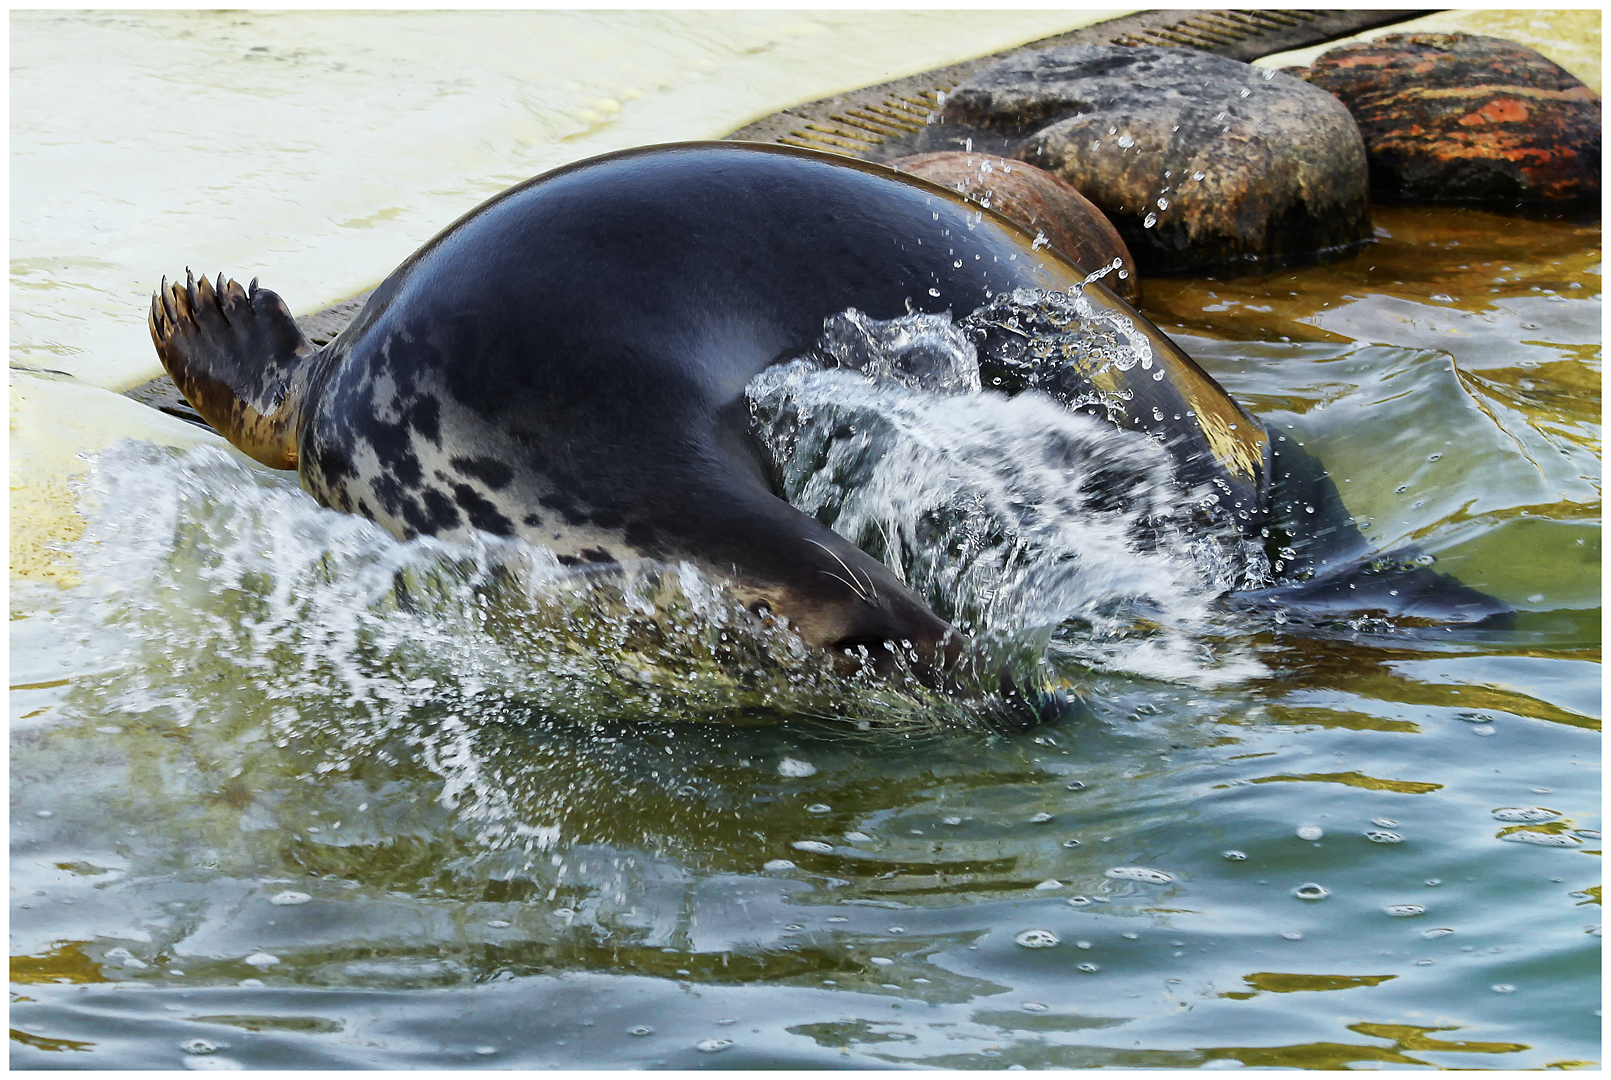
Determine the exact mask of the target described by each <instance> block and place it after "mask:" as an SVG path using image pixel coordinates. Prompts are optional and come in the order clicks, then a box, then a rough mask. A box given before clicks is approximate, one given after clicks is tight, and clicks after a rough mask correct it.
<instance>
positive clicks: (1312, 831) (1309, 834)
mask: <svg viewBox="0 0 1611 1080" xmlns="http://www.w3.org/2000/svg"><path fill="white" fill-rule="evenodd" d="M1325 835H1326V830H1324V829H1322V828H1321V827H1320V826H1319V825H1299V826H1298V839H1299V840H1319V839H1320V838H1321V837H1322V836H1325Z"/></svg>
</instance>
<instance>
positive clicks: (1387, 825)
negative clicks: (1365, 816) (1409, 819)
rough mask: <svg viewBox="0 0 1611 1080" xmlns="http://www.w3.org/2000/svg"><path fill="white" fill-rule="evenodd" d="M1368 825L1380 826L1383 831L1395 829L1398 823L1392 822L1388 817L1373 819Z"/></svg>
mask: <svg viewBox="0 0 1611 1080" xmlns="http://www.w3.org/2000/svg"><path fill="white" fill-rule="evenodd" d="M1370 823H1371V824H1372V825H1380V826H1381V827H1382V828H1384V829H1391V828H1395V827H1396V826H1397V825H1398V822H1396V821H1394V820H1393V819H1392V818H1390V817H1373V818H1371V819H1370Z"/></svg>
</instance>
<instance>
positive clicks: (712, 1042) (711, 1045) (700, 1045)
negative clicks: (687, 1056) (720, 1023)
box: [694, 1039, 733, 1054]
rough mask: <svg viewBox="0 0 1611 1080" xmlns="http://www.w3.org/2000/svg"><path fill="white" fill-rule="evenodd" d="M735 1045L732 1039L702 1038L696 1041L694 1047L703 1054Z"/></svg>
mask: <svg viewBox="0 0 1611 1080" xmlns="http://www.w3.org/2000/svg"><path fill="white" fill-rule="evenodd" d="M732 1045H733V1040H732V1039H700V1040H699V1041H698V1042H696V1043H694V1049H695V1050H698V1051H699V1052H700V1053H701V1054H714V1053H717V1052H719V1051H722V1050H726V1049H727V1048H728V1047H729V1046H732Z"/></svg>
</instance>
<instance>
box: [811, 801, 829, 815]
mask: <svg viewBox="0 0 1611 1080" xmlns="http://www.w3.org/2000/svg"><path fill="white" fill-rule="evenodd" d="M832 810H833V807H831V806H829V805H828V804H827V803H820V802H814V803H812V804H811V805H810V806H808V807H806V813H808V814H826V813H829V812H831V811H832Z"/></svg>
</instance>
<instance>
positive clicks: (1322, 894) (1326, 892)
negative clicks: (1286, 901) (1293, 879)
mask: <svg viewBox="0 0 1611 1080" xmlns="http://www.w3.org/2000/svg"><path fill="white" fill-rule="evenodd" d="M1292 895H1293V896H1296V897H1297V898H1298V899H1299V900H1324V899H1325V898H1326V897H1328V896H1330V895H1331V890H1330V889H1328V888H1326V887H1325V886H1323V885H1316V884H1315V883H1314V882H1312V881H1311V882H1309V883H1308V884H1307V885H1299V886H1298V887H1297V888H1296V889H1293V890H1292Z"/></svg>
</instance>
